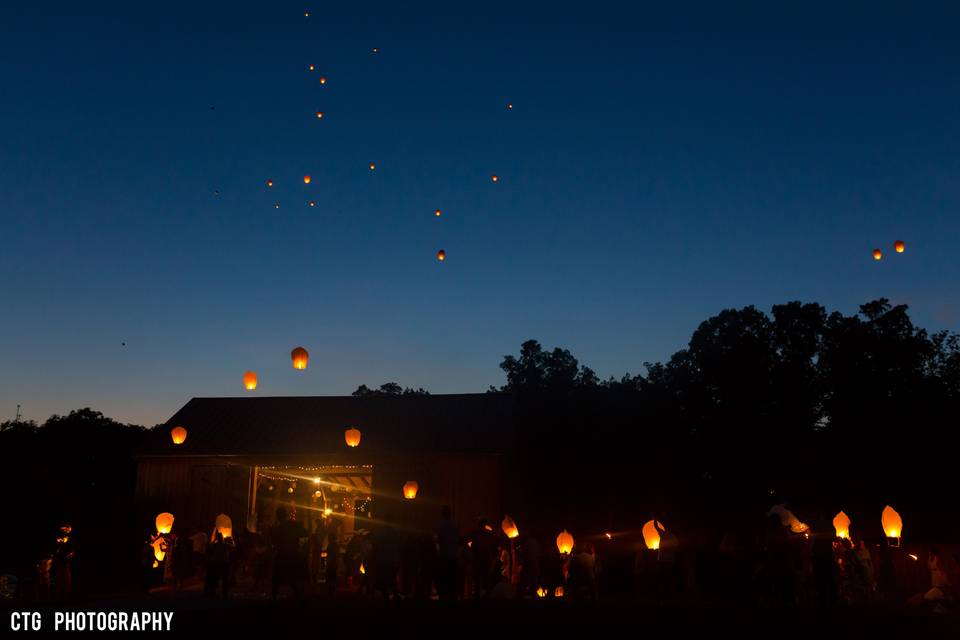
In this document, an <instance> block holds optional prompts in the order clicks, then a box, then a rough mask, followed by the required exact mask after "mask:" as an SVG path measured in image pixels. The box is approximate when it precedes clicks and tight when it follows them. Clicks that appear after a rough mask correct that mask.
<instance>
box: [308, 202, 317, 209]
mask: <svg viewBox="0 0 960 640" xmlns="http://www.w3.org/2000/svg"><path fill="white" fill-rule="evenodd" d="M307 204H308V205H310V206H311V207H315V206H317V203H316V202H314V201H313V200H311V201H310V202H308V203H307Z"/></svg>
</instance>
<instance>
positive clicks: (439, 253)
mask: <svg viewBox="0 0 960 640" xmlns="http://www.w3.org/2000/svg"><path fill="white" fill-rule="evenodd" d="M446 259H447V252H446V251H444V250H443V249H440V251H437V260H439V261H440V262H443V261H444V260H446Z"/></svg>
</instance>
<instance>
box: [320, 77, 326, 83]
mask: <svg viewBox="0 0 960 640" xmlns="http://www.w3.org/2000/svg"><path fill="white" fill-rule="evenodd" d="M320 84H327V78H326V76H320Z"/></svg>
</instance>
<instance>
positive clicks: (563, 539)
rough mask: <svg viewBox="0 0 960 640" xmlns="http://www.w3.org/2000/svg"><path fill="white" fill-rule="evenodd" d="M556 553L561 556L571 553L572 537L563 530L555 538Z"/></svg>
mask: <svg viewBox="0 0 960 640" xmlns="http://www.w3.org/2000/svg"><path fill="white" fill-rule="evenodd" d="M557 551H559V552H560V553H561V555H568V554H569V553H570V552H571V551H573V536H572V535H570V532H569V531H567V530H566V529H564V530H563V531H561V532H560V535H558V536H557Z"/></svg>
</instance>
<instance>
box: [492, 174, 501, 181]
mask: <svg viewBox="0 0 960 640" xmlns="http://www.w3.org/2000/svg"><path fill="white" fill-rule="evenodd" d="M490 180H492V181H493V182H497V181H499V180H500V176H497V175H492V176H490Z"/></svg>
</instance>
